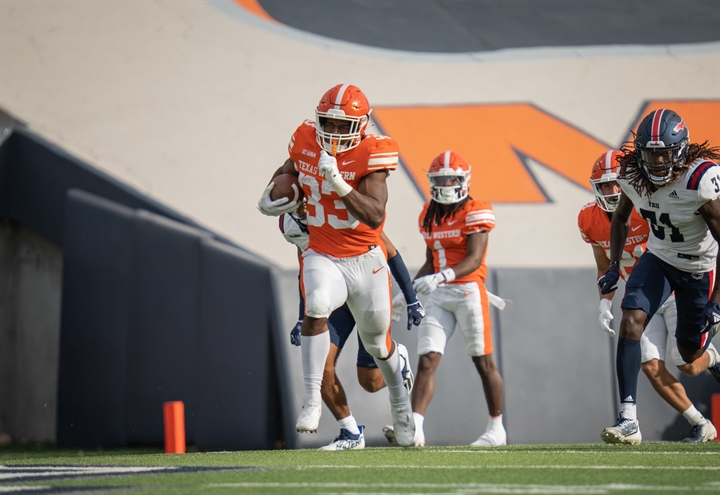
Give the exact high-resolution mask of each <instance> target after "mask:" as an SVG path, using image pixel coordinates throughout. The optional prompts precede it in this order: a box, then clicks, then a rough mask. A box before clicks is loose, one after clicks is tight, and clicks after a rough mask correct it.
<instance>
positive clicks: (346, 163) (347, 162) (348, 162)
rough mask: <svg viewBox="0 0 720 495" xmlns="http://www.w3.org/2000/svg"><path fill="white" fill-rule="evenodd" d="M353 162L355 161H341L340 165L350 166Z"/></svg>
mask: <svg viewBox="0 0 720 495" xmlns="http://www.w3.org/2000/svg"><path fill="white" fill-rule="evenodd" d="M354 161H355V160H348V161H343V162H342V164H341V165H350V164H351V163H353V162H354Z"/></svg>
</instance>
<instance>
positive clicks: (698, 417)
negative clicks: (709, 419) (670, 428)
mask: <svg viewBox="0 0 720 495" xmlns="http://www.w3.org/2000/svg"><path fill="white" fill-rule="evenodd" d="M682 415H683V416H684V417H685V419H687V420H688V422H689V423H690V424H691V425H693V426H695V425H699V424H702V423H704V422H705V417H704V416H703V415H702V413H701V412H700V411H698V410H697V409H696V408H695V405H692V404H691V405H690V407H688V408H687V409H685V410H684V411H683V413H682Z"/></svg>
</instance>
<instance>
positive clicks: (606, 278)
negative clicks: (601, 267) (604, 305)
mask: <svg viewBox="0 0 720 495" xmlns="http://www.w3.org/2000/svg"><path fill="white" fill-rule="evenodd" d="M618 280H620V272H619V271H617V270H614V269H612V268H610V269H609V270H608V271H606V272H605V275H603V276H602V277H600V278H599V279H598V285H599V286H600V292H602V293H603V294H610V293H611V292H613V291H615V290H616V289H617V284H618Z"/></svg>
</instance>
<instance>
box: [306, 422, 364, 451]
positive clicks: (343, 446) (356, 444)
mask: <svg viewBox="0 0 720 495" xmlns="http://www.w3.org/2000/svg"><path fill="white" fill-rule="evenodd" d="M358 429H359V430H360V433H357V434H353V433H350V431H348V430H347V429H345V428H340V435H338V436H337V437H335V440H333V441H332V443H330V444H328V445H325V446H324V447H320V448H319V449H318V450H360V449H364V448H365V434H364V433H363V430H364V429H365V427H364V426H361V425H358Z"/></svg>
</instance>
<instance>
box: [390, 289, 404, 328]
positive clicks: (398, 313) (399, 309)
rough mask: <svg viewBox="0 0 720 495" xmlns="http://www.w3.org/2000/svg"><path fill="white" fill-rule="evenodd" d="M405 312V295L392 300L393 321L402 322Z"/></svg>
mask: <svg viewBox="0 0 720 495" xmlns="http://www.w3.org/2000/svg"><path fill="white" fill-rule="evenodd" d="M404 312H405V296H404V295H403V293H402V292H401V293H399V294H398V295H397V296H395V297H393V300H392V319H393V321H400V318H401V317H402V315H403V313H404Z"/></svg>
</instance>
